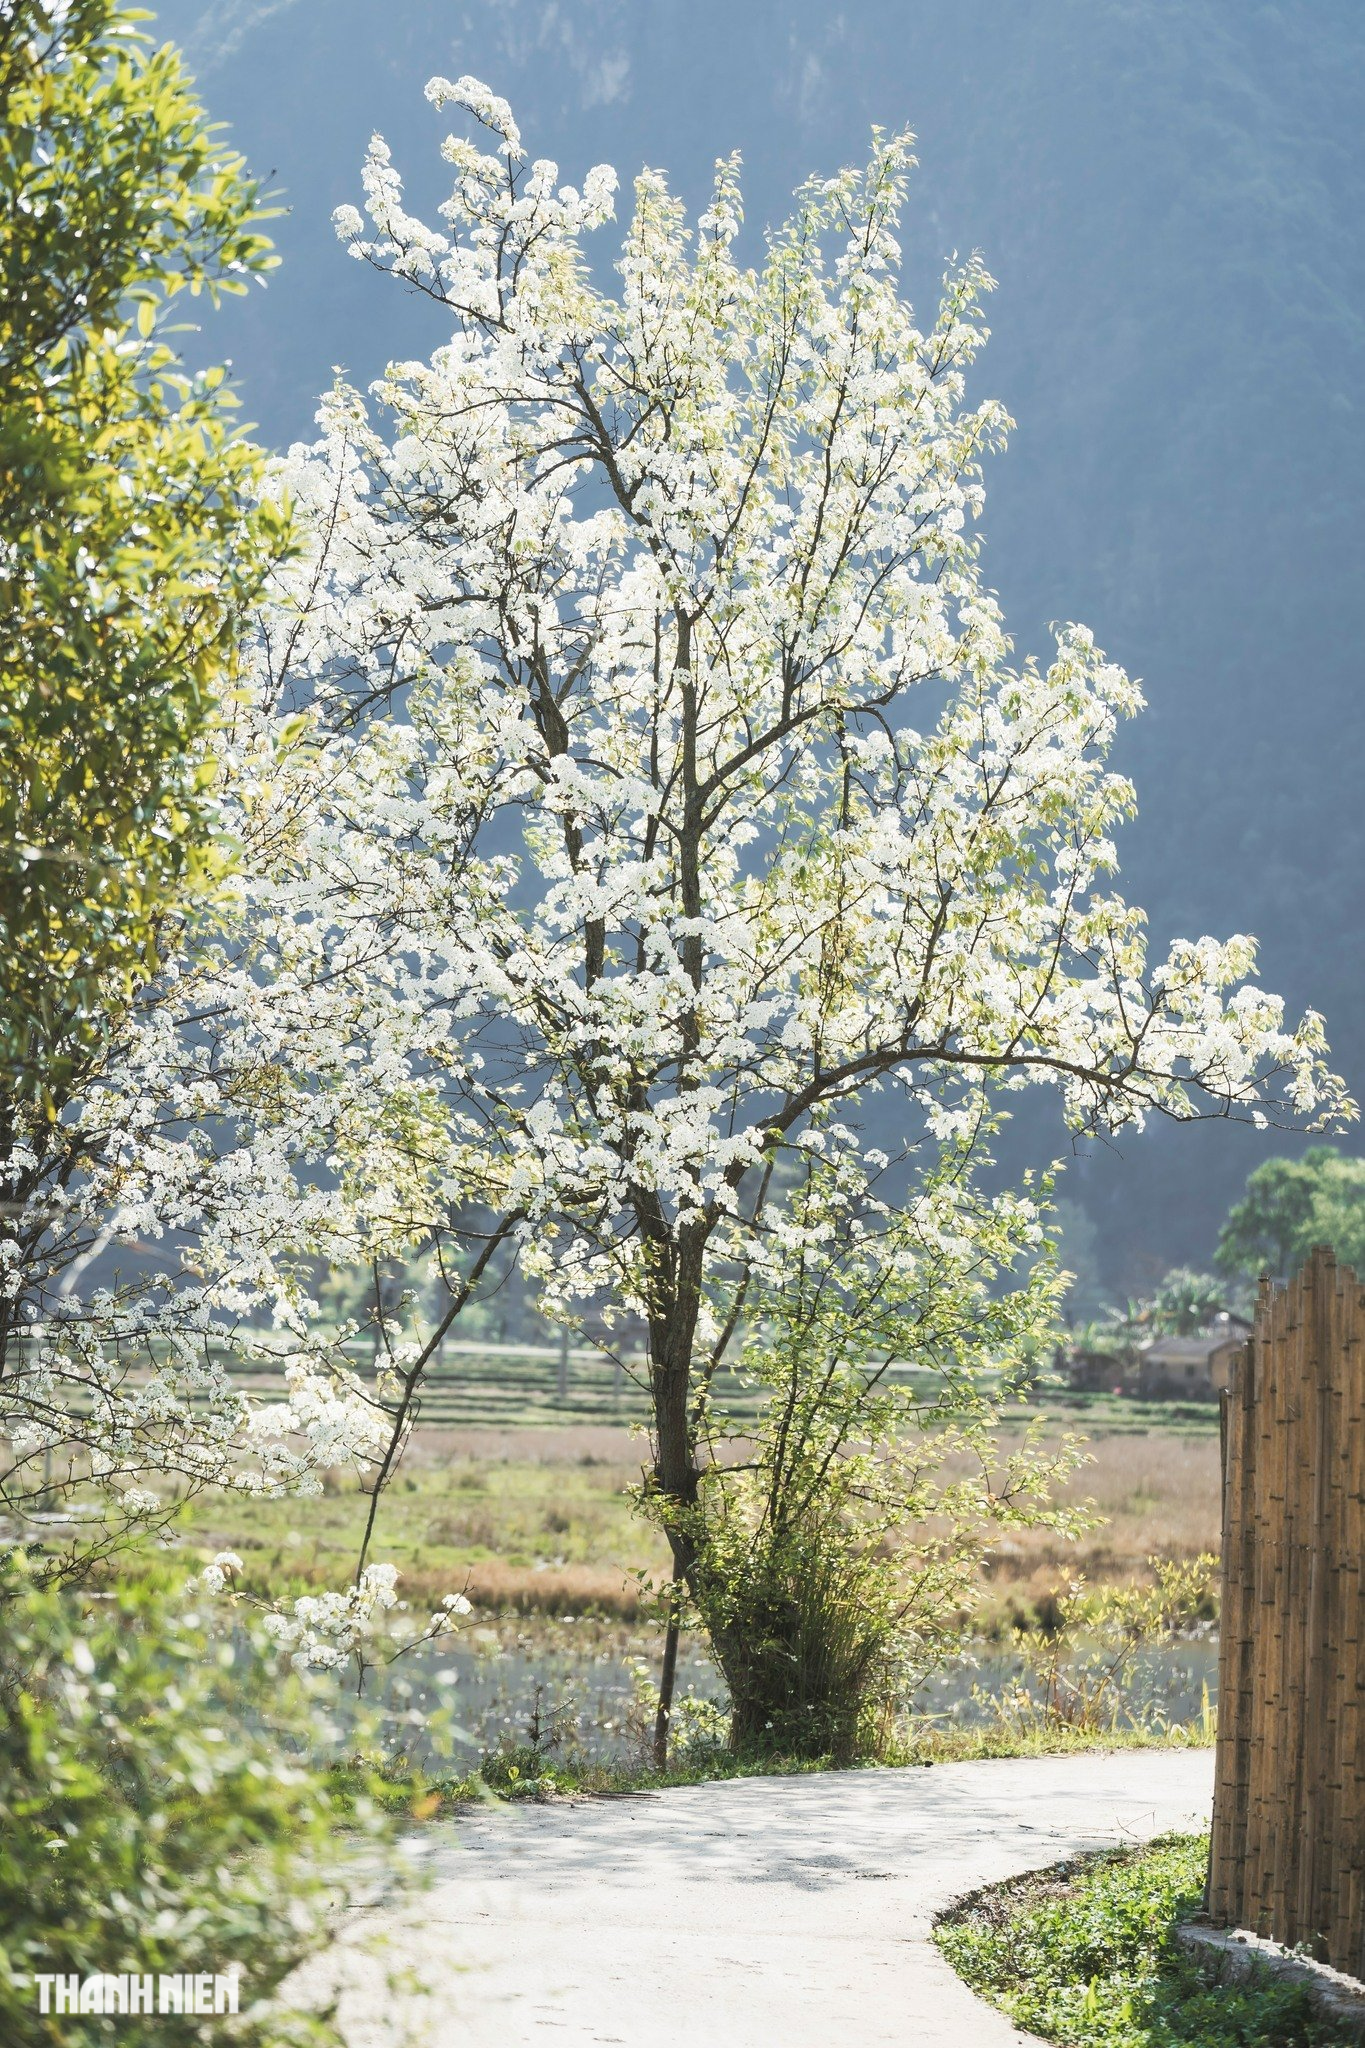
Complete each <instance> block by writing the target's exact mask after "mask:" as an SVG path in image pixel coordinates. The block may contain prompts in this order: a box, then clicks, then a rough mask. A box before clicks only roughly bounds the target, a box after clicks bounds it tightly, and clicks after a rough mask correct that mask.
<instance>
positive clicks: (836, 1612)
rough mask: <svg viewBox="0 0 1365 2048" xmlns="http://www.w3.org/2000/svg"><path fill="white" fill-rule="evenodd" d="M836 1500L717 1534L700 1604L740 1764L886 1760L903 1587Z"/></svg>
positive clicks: (710, 1534)
mask: <svg viewBox="0 0 1365 2048" xmlns="http://www.w3.org/2000/svg"><path fill="white" fill-rule="evenodd" d="M842 1507H843V1503H842V1502H841V1501H840V1500H839V1498H838V1497H837V1493H836V1494H835V1497H834V1498H831V1499H826V1500H824V1501H821V1502H819V1503H813V1504H811V1505H810V1506H809V1507H807V1508H806V1509H805V1510H804V1511H803V1512H802V1513H800V1514H798V1515H796V1516H795V1517H793V1519H791V1520H790V1521H784V1522H783V1523H781V1524H780V1525H778V1526H774V1525H773V1524H772V1523H771V1522H760V1523H759V1524H758V1525H757V1527H754V1526H752V1525H747V1526H746V1524H745V1523H744V1522H742V1521H738V1520H734V1519H731V1520H729V1521H728V1522H724V1523H718V1524H713V1525H712V1527H711V1528H710V1529H709V1530H708V1531H707V1540H706V1543H705V1547H704V1549H703V1550H702V1552H701V1556H700V1560H699V1563H698V1567H697V1574H696V1594H695V1597H696V1603H697V1608H698V1610H699V1612H700V1614H701V1618H702V1620H703V1622H704V1623H705V1625H706V1629H707V1633H708V1634H709V1636H710V1639H711V1646H712V1649H713V1651H714V1653H715V1657H716V1662H717V1663H718V1665H719V1666H720V1670H721V1673H722V1676H723V1677H724V1679H725V1683H726V1685H727V1687H728V1688H729V1693H730V1705H731V1724H730V1742H731V1746H732V1748H733V1749H734V1750H735V1751H736V1752H737V1753H738V1754H739V1755H741V1756H754V1755H762V1754H765V1753H766V1754H771V1755H773V1756H781V1757H789V1758H793V1759H813V1758H821V1757H829V1758H832V1760H833V1761H834V1762H835V1763H836V1764H846V1763H851V1762H852V1761H853V1760H854V1759H855V1758H856V1757H869V1756H876V1755H879V1754H880V1753H881V1751H882V1749H883V1748H884V1747H885V1744H886V1741H887V1738H888V1736H889V1734H890V1729H891V1716H892V1711H893V1708H894V1705H895V1699H896V1695H897V1691H898V1689H899V1680H900V1678H901V1674H902V1669H903V1663H904V1636H905V1625H904V1624H905V1613H904V1603H903V1600H902V1598H901V1597H900V1595H901V1588H900V1585H899V1581H898V1578H897V1576H896V1574H895V1573H894V1572H893V1571H889V1570H888V1569H887V1564H886V1560H885V1559H884V1558H882V1557H881V1556H880V1555H879V1554H878V1551H877V1548H876V1545H875V1543H874V1541H872V1540H870V1539H869V1535H868V1532H867V1531H866V1530H864V1529H860V1528H859V1527H858V1526H857V1525H856V1524H855V1523H851V1522H850V1521H848V1520H847V1519H846V1518H845V1516H844V1515H843V1513H842V1512H841V1509H842Z"/></svg>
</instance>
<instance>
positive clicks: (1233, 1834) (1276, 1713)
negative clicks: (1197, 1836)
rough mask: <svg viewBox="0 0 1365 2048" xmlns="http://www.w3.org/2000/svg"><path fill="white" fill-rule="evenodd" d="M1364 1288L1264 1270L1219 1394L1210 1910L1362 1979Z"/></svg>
mask: <svg viewBox="0 0 1365 2048" xmlns="http://www.w3.org/2000/svg"><path fill="white" fill-rule="evenodd" d="M1363 1336H1365V1290H1362V1287H1361V1284H1360V1282H1359V1281H1358V1280H1357V1278H1356V1276H1355V1274H1354V1273H1353V1272H1352V1271H1351V1269H1350V1267H1349V1266H1338V1265H1337V1263H1336V1261H1335V1259H1334V1257H1333V1255H1332V1253H1331V1251H1330V1250H1329V1249H1328V1248H1327V1247H1326V1246H1323V1245H1320V1246H1318V1247H1317V1248H1316V1249H1315V1250H1314V1252H1313V1254H1312V1256H1311V1258H1310V1259H1309V1261H1308V1264H1307V1265H1306V1266H1305V1267H1304V1269H1303V1271H1302V1272H1301V1273H1299V1274H1298V1275H1297V1276H1296V1277H1295V1278H1294V1279H1292V1280H1291V1281H1290V1282H1289V1283H1288V1285H1287V1286H1277V1285H1272V1283H1271V1282H1270V1281H1268V1280H1263V1281H1262V1282H1261V1295H1260V1301H1259V1303H1258V1305H1257V1310H1256V1327H1255V1331H1254V1334H1253V1335H1252V1337H1251V1338H1250V1339H1249V1340H1248V1343H1247V1345H1246V1348H1245V1350H1244V1352H1243V1355H1242V1358H1241V1361H1240V1362H1239V1364H1238V1366H1237V1368H1236V1371H1235V1373H1234V1376H1233V1382H1232V1386H1231V1388H1230V1390H1229V1392H1228V1394H1227V1395H1226V1396H1225V1397H1224V1406H1223V1603H1222V1623H1221V1640H1220V1648H1219V1706H1218V1747H1217V1755H1216V1760H1215V1777H1214V1805H1213V1841H1212V1847H1211V1850H1210V1858H1209V1888H1208V1913H1209V1917H1210V1919H1211V1920H1213V1921H1214V1922H1215V1923H1217V1924H1218V1925H1221V1926H1225V1927H1245V1928H1249V1929H1251V1930H1252V1931H1253V1932H1254V1933H1257V1934H1261V1935H1264V1936H1267V1937H1268V1938H1269V1939H1271V1940H1272V1941H1277V1942H1283V1943H1286V1944H1290V1945H1294V1944H1298V1943H1305V1944H1307V1945H1308V1946H1309V1947H1310V1948H1311V1949H1312V1950H1313V1951H1314V1952H1315V1953H1316V1954H1317V1955H1318V1956H1319V1957H1320V1958H1321V1959H1322V1960H1324V1961H1326V1962H1329V1963H1331V1964H1332V1965H1333V1966H1334V1967H1335V1968H1337V1969H1340V1970H1345V1971H1347V1972H1348V1973H1349V1974H1350V1975H1352V1976H1356V1977H1360V1976H1365V1714H1363V1713H1362V1702H1363V1701H1365V1626H1362V1622H1363V1621H1365V1583H1363V1582H1362V1562H1363V1560H1365V1348H1363V1347H1362V1341H1361V1340H1362V1337H1363Z"/></svg>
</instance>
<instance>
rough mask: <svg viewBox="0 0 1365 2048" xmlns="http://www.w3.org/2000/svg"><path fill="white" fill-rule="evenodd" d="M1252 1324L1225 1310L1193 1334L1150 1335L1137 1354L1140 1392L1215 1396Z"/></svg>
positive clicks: (1229, 1377) (1228, 1377) (1228, 1376)
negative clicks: (1205, 1326)
mask: <svg viewBox="0 0 1365 2048" xmlns="http://www.w3.org/2000/svg"><path fill="white" fill-rule="evenodd" d="M1250 1335H1251V1324H1250V1323H1248V1322H1246V1321H1244V1320H1243V1318H1242V1317H1241V1316H1234V1315H1229V1314H1228V1313H1227V1312H1226V1311H1224V1313H1223V1314H1221V1315H1217V1316H1215V1317H1214V1319H1213V1321H1212V1322H1211V1323H1210V1324H1209V1325H1208V1327H1207V1328H1206V1329H1204V1330H1201V1331H1200V1332H1199V1334H1198V1335H1197V1336H1194V1337H1153V1338H1152V1340H1151V1342H1150V1343H1148V1344H1144V1345H1142V1346H1141V1348H1140V1349H1139V1351H1138V1354H1137V1388H1136V1391H1137V1392H1138V1393H1140V1394H1149V1395H1151V1394H1156V1395H1160V1394H1165V1395H1172V1394H1184V1395H1187V1396H1189V1395H1192V1396H1193V1397H1194V1398H1195V1399H1196V1400H1200V1399H1203V1400H1210V1401H1211V1400H1214V1399H1216V1397H1217V1396H1218V1395H1219V1394H1220V1393H1222V1392H1224V1390H1225V1389H1226V1388H1227V1387H1229V1386H1230V1385H1231V1384H1232V1368H1233V1365H1234V1363H1235V1361H1236V1358H1237V1355H1238V1353H1239V1352H1240V1351H1241V1349H1242V1346H1243V1345H1244V1344H1245V1343H1246V1340H1247V1338H1248V1337H1249V1336H1250Z"/></svg>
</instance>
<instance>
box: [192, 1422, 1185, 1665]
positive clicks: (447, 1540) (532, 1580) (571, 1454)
mask: <svg viewBox="0 0 1365 2048" xmlns="http://www.w3.org/2000/svg"><path fill="white" fill-rule="evenodd" d="M644 1455H645V1447H644V1440H643V1438H642V1437H641V1436H640V1435H639V1434H638V1433H635V1432H632V1431H631V1430H630V1429H628V1428H626V1427H624V1426H614V1425H611V1424H605V1423H598V1424H589V1425H578V1426H572V1425H570V1426H564V1427H548V1428H544V1427H542V1428H506V1429H501V1428H463V1429H427V1430H422V1431H419V1432H418V1434H417V1435H416V1436H415V1437H414V1440H413V1442H412V1444H411V1445H410V1447H409V1450H408V1454H407V1457H406V1459H405V1461H404V1464H403V1466H402V1468H401V1471H400V1473H399V1475H398V1477H397V1479H396V1481H395V1482H394V1484H393V1486H392V1489H391V1491H390V1492H389V1494H388V1496H387V1498H386V1500H385V1501H384V1503H383V1506H382V1508H381V1511H380V1518H379V1528H378V1534H377V1539H376V1544H375V1551H374V1554H375V1555H377V1556H380V1557H385V1558H390V1559H392V1560H393V1562H395V1563H396V1564H397V1565H398V1566H399V1568H400V1570H401V1572H402V1575H403V1578H402V1591H403V1594H404V1596H405V1597H406V1598H408V1599H410V1600H412V1601H413V1603H414V1604H418V1603H420V1602H422V1601H425V1600H426V1599H428V1598H436V1597H439V1596H440V1595H441V1594H443V1593H446V1592H450V1591H451V1590H454V1589H459V1588H461V1587H463V1588H464V1589H465V1590H466V1591H467V1592H468V1594H469V1596H470V1598H471V1599H472V1600H473V1601H474V1602H475V1605H476V1606H477V1607H480V1608H484V1609H490V1610H503V1611H513V1612H520V1613H522V1614H540V1615H581V1614H588V1613H593V1612H596V1613H600V1614H603V1615H609V1616H614V1617H617V1618H619V1619H621V1620H633V1619H634V1618H635V1616H636V1615H637V1613H638V1611H639V1607H640V1598H641V1595H640V1587H639V1581H638V1575H639V1574H641V1573H645V1574H658V1573H662V1571H663V1570H664V1567H665V1553H664V1548H663V1545H662V1543H661V1542H660V1540H659V1538H658V1537H657V1536H656V1535H655V1533H654V1532H653V1531H652V1530H651V1529H649V1528H648V1527H647V1526H646V1525H645V1524H644V1523H643V1522H642V1521H641V1520H640V1519H639V1517H638V1516H637V1515H636V1514H635V1513H634V1511H633V1509H632V1506H631V1502H630V1498H629V1488H630V1487H631V1485H632V1484H633V1483H635V1482H638V1479H639V1476H640V1468H641V1463H642V1459H643V1457H644ZM1069 1493H1070V1495H1071V1497H1073V1498H1074V1499H1077V1500H1090V1501H1093V1502H1094V1504H1095V1507H1096V1509H1097V1510H1098V1511H1099V1513H1100V1515H1101V1516H1102V1517H1103V1521H1102V1524H1101V1525H1100V1526H1097V1527H1096V1528H1094V1529H1093V1530H1091V1531H1090V1532H1089V1533H1088V1534H1087V1535H1085V1536H1084V1537H1082V1538H1081V1539H1080V1540H1079V1541H1078V1542H1076V1543H1064V1542H1061V1541H1060V1540H1059V1539H1057V1538H1056V1537H1055V1536H1052V1535H1050V1534H1048V1533H1046V1532H1038V1533H1037V1534H1032V1533H1028V1532H1025V1533H1024V1534H1022V1535H1020V1536H1017V1537H1014V1538H1011V1539H1010V1540H1008V1541H1004V1542H1002V1543H1001V1544H1000V1545H999V1546H998V1548H997V1549H996V1550H995V1551H994V1553H993V1554H992V1556H991V1559H990V1562H989V1566H988V1569H987V1574H986V1578H987V1584H986V1586H985V1588H984V1589H983V1593H984V1598H983V1603H982V1618H983V1620H984V1621H985V1622H986V1623H987V1625H988V1626H997V1625H1001V1624H1007V1623H1008V1622H1009V1621H1010V1620H1012V1619H1013V1618H1014V1617H1016V1616H1018V1617H1019V1618H1023V1617H1024V1616H1026V1615H1027V1614H1029V1613H1030V1612H1033V1611H1036V1609H1037V1606H1038V1604H1039V1602H1040V1601H1044V1600H1045V1598H1046V1595H1047V1594H1048V1592H1049V1591H1051V1590H1052V1589H1054V1588H1058V1587H1061V1586H1064V1585H1065V1584H1066V1583H1067V1582H1068V1581H1070V1580H1072V1579H1075V1578H1077V1577H1081V1576H1083V1577H1085V1578H1086V1579H1088V1580H1091V1581H1093V1582H1112V1581H1118V1580H1127V1579H1132V1578H1134V1577H1136V1576H1138V1575H1140V1574H1141V1573H1142V1572H1143V1570H1144V1567H1145V1561H1146V1560H1147V1559H1148V1558H1149V1557H1151V1556H1153V1555H1158V1556H1163V1557H1193V1556H1196V1555H1198V1554H1199V1553H1200V1552H1203V1551H1211V1550H1216V1549H1217V1546H1218V1442H1217V1438H1216V1437H1215V1436H1213V1435H1212V1434H1211V1433H1204V1434H1199V1435H1181V1434H1176V1433H1172V1432H1168V1431H1165V1430H1152V1431H1149V1432H1146V1433H1141V1434H1139V1433H1137V1432H1135V1431H1131V1430H1129V1431H1125V1433H1123V1434H1119V1435H1114V1434H1096V1435H1095V1436H1094V1437H1093V1438H1092V1440H1091V1442H1090V1446H1089V1460H1088V1462H1087V1463H1086V1465H1085V1466H1083V1467H1082V1468H1081V1470H1080V1471H1079V1472H1078V1473H1077V1474H1076V1475H1075V1477H1074V1479H1073V1480H1072V1482H1071V1484H1070V1487H1069ZM366 1505H367V1503H366V1501H365V1499H364V1497H363V1496H362V1495H361V1494H360V1492H359V1489H358V1486H357V1484H356V1481H355V1480H354V1478H353V1477H351V1476H350V1475H345V1474H340V1473H337V1474H332V1475H329V1476H328V1482H327V1487H326V1490H325V1492H324V1494H323V1496H322V1498H321V1499H314V1500H307V1501H266V1502H247V1503H235V1502H231V1501H217V1500H215V1501H213V1502H205V1503H203V1504H201V1505H200V1506H199V1507H198V1509H197V1510H196V1512H195V1515H194V1520H193V1524H192V1532H191V1540H192V1541H193V1542H194V1543H195V1544H196V1545H199V1546H202V1548H203V1549H204V1550H205V1551H208V1552H211V1551H213V1550H217V1549H232V1550H236V1551H238V1552H239V1553H240V1554H241V1556H242V1559H243V1563H244V1565H245V1568H246V1575H247V1578H248V1581H249V1582H251V1583H252V1584H253V1586H254V1588H255V1589H256V1590H259V1591H262V1592H264V1591H265V1590H266V1589H267V1588H269V1589H270V1590H272V1591H275V1592H278V1591H280V1590H281V1588H282V1587H283V1586H286V1585H289V1584H294V1585H297V1586H300V1587H302V1586H305V1585H308V1584H313V1583H318V1582H322V1581H327V1582H331V1583H336V1581H337V1579H338V1577H344V1575H345V1573H346V1571H347V1568H348V1565H350V1564H353V1562H354V1558H355V1554H356V1546H357V1543H358V1540H359V1535H360V1531H361V1527H362V1524H363V1518H364V1511H365V1508H366Z"/></svg>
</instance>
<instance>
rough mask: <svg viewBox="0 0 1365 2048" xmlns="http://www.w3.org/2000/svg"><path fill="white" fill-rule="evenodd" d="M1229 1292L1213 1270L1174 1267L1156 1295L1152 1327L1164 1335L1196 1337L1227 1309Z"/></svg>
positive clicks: (1151, 1319)
mask: <svg viewBox="0 0 1365 2048" xmlns="http://www.w3.org/2000/svg"><path fill="white" fill-rule="evenodd" d="M1227 1295H1228V1290H1227V1287H1226V1285H1225V1283H1224V1282H1223V1281H1221V1280H1218V1279H1217V1278H1215V1276H1214V1275H1213V1274H1212V1273H1196V1272H1194V1271H1192V1270H1191V1268H1190V1267H1189V1266H1172V1268H1171V1270H1170V1272H1169V1273H1167V1275H1166V1277H1165V1279H1164V1280H1163V1281H1162V1283H1161V1285H1160V1286H1159V1287H1158V1288H1157V1290H1156V1293H1155V1294H1154V1295H1153V1296H1152V1300H1151V1318H1150V1325H1149V1327H1150V1328H1151V1329H1152V1330H1153V1331H1154V1332H1155V1333H1156V1334H1157V1335H1159V1336H1163V1337H1193V1336H1195V1335H1196V1334H1197V1332H1198V1331H1200V1330H1206V1329H1207V1328H1208V1326H1209V1324H1210V1323H1211V1322H1212V1321H1213V1319H1214V1317H1215V1316H1216V1315H1219V1314H1221V1313H1222V1312H1223V1311H1224V1310H1225V1309H1226V1308H1227V1306H1228V1300H1227Z"/></svg>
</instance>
